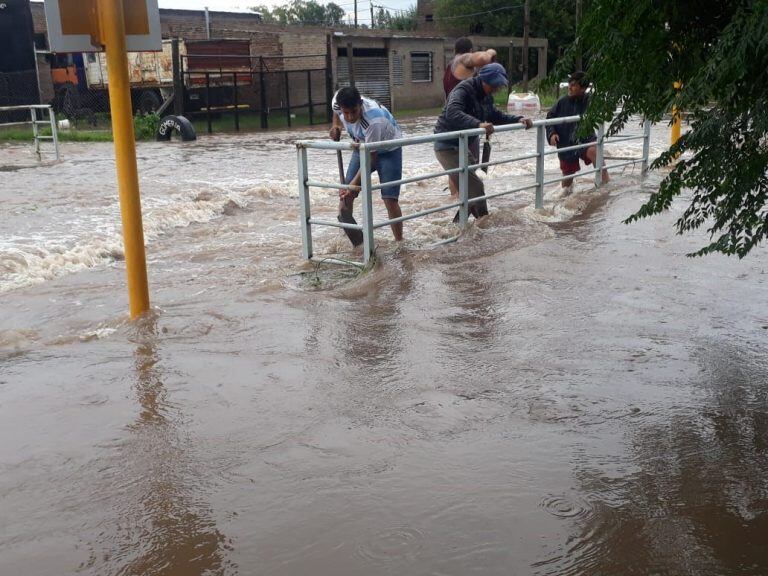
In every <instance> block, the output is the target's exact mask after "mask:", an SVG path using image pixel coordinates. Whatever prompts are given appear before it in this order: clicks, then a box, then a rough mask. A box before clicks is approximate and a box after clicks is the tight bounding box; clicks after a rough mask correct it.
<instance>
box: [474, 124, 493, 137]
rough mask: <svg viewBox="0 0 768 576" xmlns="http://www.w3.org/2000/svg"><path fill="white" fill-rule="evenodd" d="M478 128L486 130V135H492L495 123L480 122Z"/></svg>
mask: <svg viewBox="0 0 768 576" xmlns="http://www.w3.org/2000/svg"><path fill="white" fill-rule="evenodd" d="M478 128H482V129H483V130H485V135H486V136H490V135H491V134H493V124H491V123H490V122H480V125H479V126H478Z"/></svg>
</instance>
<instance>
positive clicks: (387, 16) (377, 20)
mask: <svg viewBox="0 0 768 576" xmlns="http://www.w3.org/2000/svg"><path fill="white" fill-rule="evenodd" d="M417 23H418V20H417V18H416V7H415V6H411V7H410V8H408V9H406V10H397V11H395V12H394V14H393V13H392V11H390V10H389V9H387V8H382V7H381V6H379V7H378V11H377V12H376V14H375V17H374V24H375V27H376V28H379V29H382V30H384V29H386V30H416V25H417Z"/></svg>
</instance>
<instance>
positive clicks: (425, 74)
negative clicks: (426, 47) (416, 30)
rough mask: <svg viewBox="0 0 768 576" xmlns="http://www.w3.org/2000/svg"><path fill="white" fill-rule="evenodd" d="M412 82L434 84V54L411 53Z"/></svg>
mask: <svg viewBox="0 0 768 576" xmlns="http://www.w3.org/2000/svg"><path fill="white" fill-rule="evenodd" d="M411 82H432V52H411Z"/></svg>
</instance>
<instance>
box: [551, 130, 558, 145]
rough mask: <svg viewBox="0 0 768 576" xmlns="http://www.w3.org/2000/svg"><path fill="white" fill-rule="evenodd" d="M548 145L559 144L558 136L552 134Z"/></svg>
mask: <svg viewBox="0 0 768 576" xmlns="http://www.w3.org/2000/svg"><path fill="white" fill-rule="evenodd" d="M549 143H550V145H552V146H557V145H558V144H559V143H560V136H558V135H557V133H555V134H552V137H551V138H550V139H549Z"/></svg>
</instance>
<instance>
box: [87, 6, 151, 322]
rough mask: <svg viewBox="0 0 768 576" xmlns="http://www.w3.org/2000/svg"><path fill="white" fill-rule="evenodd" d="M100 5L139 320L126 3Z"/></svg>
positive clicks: (142, 261)
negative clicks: (124, 8) (124, 4)
mask: <svg viewBox="0 0 768 576" xmlns="http://www.w3.org/2000/svg"><path fill="white" fill-rule="evenodd" d="M97 5H98V12H99V27H100V32H101V40H102V42H103V43H104V46H105V48H106V52H107V70H108V73H109V105H110V109H111V113H112V134H113V137H114V141H115V161H116V165H117V182H118V187H119V192H120V213H121V215H122V221H123V242H124V244H125V269H126V274H127V277H128V299H129V303H130V310H131V318H136V317H137V316H139V315H140V314H142V313H143V312H146V311H147V310H149V286H148V285H147V262H146V257H145V255H144V229H143V226H142V222H141V198H140V197H139V174H138V170H137V169H136V142H135V141H134V137H133V110H132V108H131V87H130V81H129V77H128V54H127V51H126V45H125V20H124V16H123V0H97Z"/></svg>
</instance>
